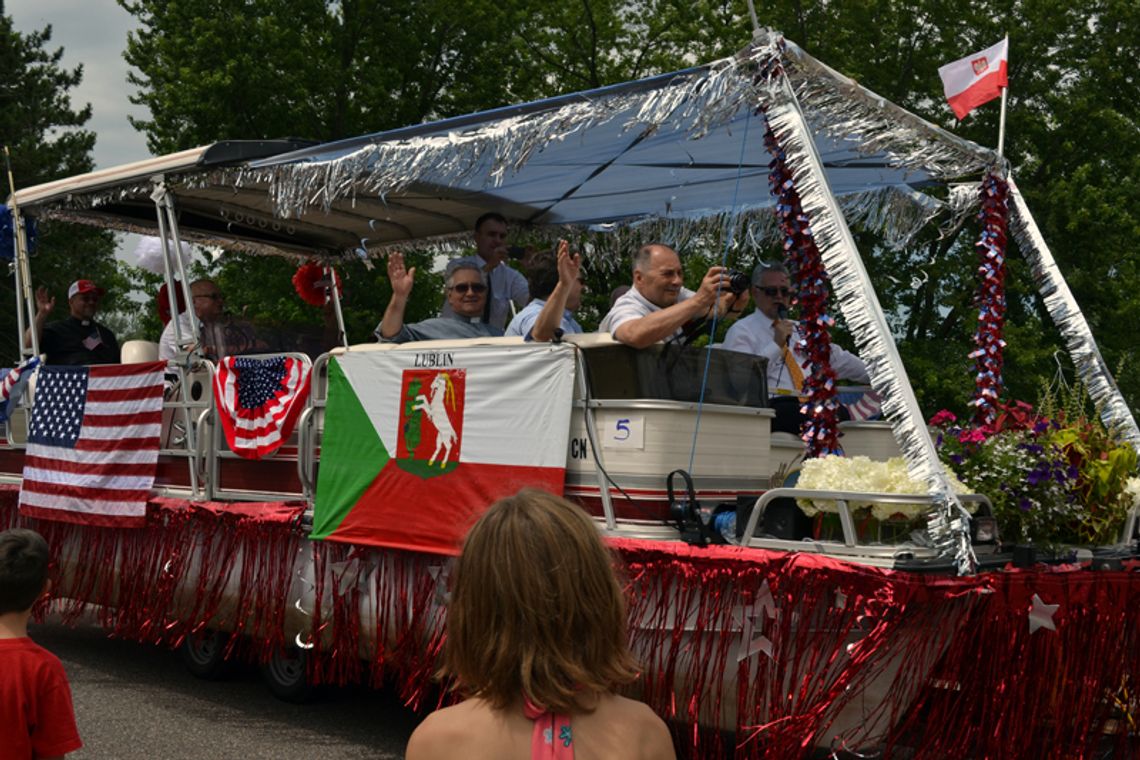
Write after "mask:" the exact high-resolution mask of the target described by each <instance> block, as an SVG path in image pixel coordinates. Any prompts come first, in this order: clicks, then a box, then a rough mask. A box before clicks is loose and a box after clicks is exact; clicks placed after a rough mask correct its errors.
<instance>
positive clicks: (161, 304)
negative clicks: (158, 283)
mask: <svg viewBox="0 0 1140 760" xmlns="http://www.w3.org/2000/svg"><path fill="white" fill-rule="evenodd" d="M174 286H175V287H174V293H175V295H176V296H177V298H178V313H179V314H181V313H182V312H184V311H186V298H185V297H184V296H183V295H182V285H181V284H180V283H178V282H175V283H174ZM169 292H170V291H169V290H167V288H166V283H163V285H162V287H161V288H159V289H158V296H157V297H156V299H155V300H156V302H157V304H158V318H159V319H161V320H162V324H163V326H165V325H166V323H167V322H169V321H170V296H169V295H168V293H169Z"/></svg>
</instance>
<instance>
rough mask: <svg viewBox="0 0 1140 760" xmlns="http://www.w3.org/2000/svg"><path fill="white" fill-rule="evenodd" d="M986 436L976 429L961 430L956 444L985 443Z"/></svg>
mask: <svg viewBox="0 0 1140 760" xmlns="http://www.w3.org/2000/svg"><path fill="white" fill-rule="evenodd" d="M985 442H986V434H985V433H983V432H982V431H981V430H978V429H977V428H975V429H973V430H963V431H962V432H961V433H959V434H958V443H985Z"/></svg>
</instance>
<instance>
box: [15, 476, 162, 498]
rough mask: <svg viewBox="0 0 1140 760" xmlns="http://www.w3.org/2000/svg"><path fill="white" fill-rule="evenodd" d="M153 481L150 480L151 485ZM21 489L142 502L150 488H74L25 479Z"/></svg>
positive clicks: (51, 493)
mask: <svg viewBox="0 0 1140 760" xmlns="http://www.w3.org/2000/svg"><path fill="white" fill-rule="evenodd" d="M153 483H154V479H153V478H151V484H152V485H153ZM23 489H24V490H26V491H30V492H32V493H38V494H43V495H44V496H65V497H69V498H73V499H90V500H91V501H96V502H98V501H110V502H123V501H142V502H144V503H145V502H146V500H147V499H149V498H150V488H110V487H108V486H107V485H105V484H99V485H98V486H94V485H92V486H75V485H68V484H66V483H48V482H46V481H43V480H33V479H30V478H25V479H24V483H23Z"/></svg>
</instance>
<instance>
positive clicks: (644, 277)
mask: <svg viewBox="0 0 1140 760" xmlns="http://www.w3.org/2000/svg"><path fill="white" fill-rule="evenodd" d="M731 282H732V275H731V273H730V272H729V271H728V270H727V269H725V268H724V267H709V271H708V272H707V273H706V274H705V276H704V279H702V280H701V285H700V287H699V288H698V289H697V290H696V292H694V291H692V290H689V289H687V288H685V287H684V271H683V270H682V269H681V258H680V257H679V256H678V255H677V252H676V251H674V250H673V249H672V248H670V247H669V246H667V245H664V244H662V243H650V244H649V245H645V246H642V247H641V249H640V250H639V251H638V252H637V255H636V256H635V257H634V259H633V287H631V288H630V289H629V290H628V291H626V293H625V294H624V295H622V296H621V297H620V298H618V299H617V301H615V302H614V305H613V307H612V308H611V309H610V311H609V313H608V314H606V316H605V318H604V319H602V323H601V325H600V326H599V327H598V330H599V331H600V332H609V333H611V334H613V336H614V340H618V341H621V342H622V343H625V344H626V345H628V346H632V347H634V348H645V347H646V346H649V345H652V344H653V343H656V342H657V341H660V340H666V339H668V338H673V337H676V336H678V335H680V334H681V333H682V332H683V331H684V330H685V327H686V325H692V324H693V323H696V322H698V321H700V320H705V319H711V318H712V317H713V315H714V314H715V315H716V316H717V318H719V319H724V318H729V319H731V318H734V316H735V315H738V314H740V312H742V311H743V310H744V307H745V306H747V305H748V289H747V288H744V289H743V290H741V291H739V292H734V291H733V289H732V287H731Z"/></svg>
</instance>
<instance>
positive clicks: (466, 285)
mask: <svg viewBox="0 0 1140 760" xmlns="http://www.w3.org/2000/svg"><path fill="white" fill-rule="evenodd" d="M451 289H452V290H454V291H455V292H456V293H458V294H459V295H461V296H465V295H467V291H469V290H470V291H471V292H472V293H474V294H475V295H479V294H480V293H486V292H487V286H486V285H484V284H483V283H481V282H460V283H456V284H455V285H452V286H451Z"/></svg>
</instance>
